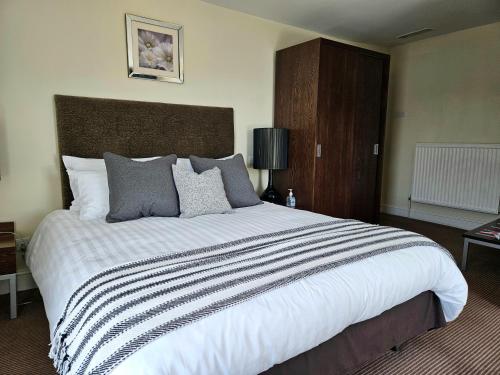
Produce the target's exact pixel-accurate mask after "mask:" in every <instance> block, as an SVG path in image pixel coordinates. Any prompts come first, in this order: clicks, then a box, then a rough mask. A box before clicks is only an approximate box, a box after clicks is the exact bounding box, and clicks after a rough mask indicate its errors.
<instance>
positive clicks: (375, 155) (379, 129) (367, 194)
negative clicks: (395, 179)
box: [350, 52, 388, 223]
mask: <svg viewBox="0 0 500 375" xmlns="http://www.w3.org/2000/svg"><path fill="white" fill-rule="evenodd" d="M353 65H354V66H355V90H354V111H353V114H354V118H353V125H352V126H353V129H352V130H353V160H352V174H351V184H350V185H351V202H350V204H351V209H350V217H352V218H355V219H358V220H361V221H366V222H371V223H376V222H378V217H379V209H380V207H379V205H380V203H379V202H380V182H381V181H380V178H381V169H382V158H381V154H382V142H383V128H384V122H385V111H386V103H385V101H386V96H387V71H388V69H387V68H388V66H387V65H388V60H387V59H386V58H383V57H379V56H373V55H370V54H365V53H363V52H361V53H358V54H357V56H356V63H355V64H353Z"/></svg>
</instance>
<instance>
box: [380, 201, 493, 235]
mask: <svg viewBox="0 0 500 375" xmlns="http://www.w3.org/2000/svg"><path fill="white" fill-rule="evenodd" d="M380 211H381V212H383V213H386V214H390V215H396V216H403V217H409V218H411V219H415V220H422V221H428V222H431V223H435V224H441V225H447V226H449V227H454V228H459V229H465V230H471V229H474V228H477V227H479V226H480V225H483V224H484V223H483V222H480V221H474V220H469V219H465V218H461V217H451V216H443V215H436V214H432V213H429V212H425V211H421V210H415V209H411V210H408V208H406V207H405V208H404V207H396V206H390V205H381V207H380Z"/></svg>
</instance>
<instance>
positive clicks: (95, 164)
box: [62, 155, 160, 211]
mask: <svg viewBox="0 0 500 375" xmlns="http://www.w3.org/2000/svg"><path fill="white" fill-rule="evenodd" d="M159 157H160V156H154V157H149V158H139V159H133V160H136V161H149V160H154V159H157V158H159ZM62 160H63V163H64V166H65V167H66V172H67V173H68V177H69V187H70V188H71V192H72V193H73V201H72V202H71V206H70V207H69V209H70V211H80V210H81V209H82V203H81V201H80V188H79V186H78V174H79V173H80V172H104V174H105V175H106V165H105V164H104V159H92V158H79V157H76V156H68V155H63V156H62ZM95 181H96V182H97V180H95ZM99 181H100V183H102V179H101V180H99ZM104 183H105V185H106V186H105V188H106V189H108V180H107V177H106V180H105V181H104ZM95 189H96V190H100V191H102V189H103V187H102V186H100V187H96V188H95ZM108 208H109V202H108Z"/></svg>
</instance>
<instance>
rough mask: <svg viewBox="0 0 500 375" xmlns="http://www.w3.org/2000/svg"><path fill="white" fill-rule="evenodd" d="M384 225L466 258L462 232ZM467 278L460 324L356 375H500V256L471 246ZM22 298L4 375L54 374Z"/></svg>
mask: <svg viewBox="0 0 500 375" xmlns="http://www.w3.org/2000/svg"><path fill="white" fill-rule="evenodd" d="M382 224H384V225H392V226H395V227H400V228H404V229H408V230H412V231H414V232H418V233H422V234H424V235H426V236H428V237H430V238H432V239H433V240H435V241H436V242H438V243H440V244H442V245H443V246H445V247H446V248H448V249H449V250H450V251H451V252H452V253H453V255H454V256H455V258H456V259H458V260H460V259H461V250H462V237H461V235H462V231H461V230H457V229H453V228H449V227H444V226H440V225H436V224H430V223H424V222H419V221H414V220H409V219H404V218H399V217H395V216H387V215H384V216H383V217H382ZM465 276H466V279H467V282H468V283H469V301H468V303H467V305H466V307H465V309H464V311H463V313H462V315H461V316H460V317H459V318H458V319H457V320H456V321H454V322H452V323H450V324H449V325H448V326H447V327H445V328H443V329H440V330H436V331H432V332H428V333H426V334H425V335H422V336H420V337H417V338H414V339H412V340H410V341H408V342H407V343H406V344H405V345H404V346H403V348H402V350H401V351H400V352H391V351H388V352H387V353H386V354H385V355H384V356H382V357H381V358H379V359H378V360H376V361H374V362H371V363H369V364H367V365H366V366H365V367H363V368H362V369H360V370H359V371H357V372H356V373H355V375H367V374H374V375H381V374H384V375H387V374H398V375H399V374H402V375H405V374H406V375H410V374H411V375H417V374H418V375H420V374H436V375H441V374H442V375H452V374H453V375H459V374H464V375H465V374H467V375H473V374H478V375H479V374H482V375H486V374H492V375H493V374H495V375H499V374H500V251H498V250H494V249H489V248H484V247H479V246H471V247H470V250H469V268H468V271H467V272H466V274H465ZM19 295H20V298H19V299H20V302H21V303H22V302H23V301H26V302H28V303H27V304H24V305H22V306H20V307H19V317H18V319H16V320H12V321H11V320H8V299H7V298H6V297H7V296H1V297H0V374H9V375H10V374H36V375H44V374H47V375H53V374H55V371H54V369H53V368H52V364H51V362H50V360H49V359H48V357H47V353H48V350H49V347H48V343H49V334H48V324H47V319H46V318H45V313H44V309H43V302H42V300H41V298H40V296H39V295H38V293H37V292H23V293H20V294H19Z"/></svg>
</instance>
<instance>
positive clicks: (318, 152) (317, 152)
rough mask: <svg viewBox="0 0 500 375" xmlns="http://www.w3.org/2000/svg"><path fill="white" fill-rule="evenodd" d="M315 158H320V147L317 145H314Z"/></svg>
mask: <svg viewBox="0 0 500 375" xmlns="http://www.w3.org/2000/svg"><path fill="white" fill-rule="evenodd" d="M316 157H317V158H320V157H321V145H320V144H319V143H318V144H317V145H316Z"/></svg>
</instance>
